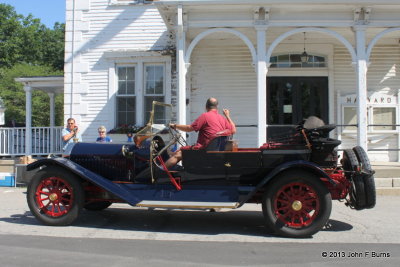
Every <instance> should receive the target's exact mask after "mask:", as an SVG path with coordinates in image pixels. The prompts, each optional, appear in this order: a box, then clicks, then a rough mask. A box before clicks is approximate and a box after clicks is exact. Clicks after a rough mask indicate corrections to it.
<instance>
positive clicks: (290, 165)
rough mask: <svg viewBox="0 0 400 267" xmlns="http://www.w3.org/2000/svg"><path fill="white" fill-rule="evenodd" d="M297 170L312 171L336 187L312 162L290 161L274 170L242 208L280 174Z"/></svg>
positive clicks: (246, 199)
mask: <svg viewBox="0 0 400 267" xmlns="http://www.w3.org/2000/svg"><path fill="white" fill-rule="evenodd" d="M295 168H301V169H303V170H307V171H310V172H312V173H314V174H315V175H317V176H318V177H320V178H326V179H327V180H328V181H329V182H330V183H331V184H332V185H333V186H335V185H336V184H335V182H334V181H333V180H332V178H331V177H329V175H328V174H327V173H326V172H325V171H324V170H323V169H322V168H321V167H320V166H318V165H317V164H315V163H313V162H310V161H305V160H295V161H289V162H285V163H283V164H281V165H278V166H277V167H276V168H274V169H273V170H272V171H271V172H269V173H268V174H267V175H266V176H265V177H264V179H263V180H262V181H261V182H260V183H259V184H258V185H257V186H256V187H255V188H254V190H253V191H252V192H250V193H249V194H248V195H247V196H246V197H245V198H244V200H242V201H241V202H240V205H239V207H240V206H242V205H243V204H244V203H246V202H247V201H248V200H249V199H250V198H252V197H253V196H254V194H256V193H257V192H258V191H259V190H260V189H261V188H262V187H264V186H265V185H266V184H267V183H268V182H269V181H271V180H272V179H273V178H274V177H276V176H277V175H278V174H280V173H282V172H284V171H287V170H290V169H295Z"/></svg>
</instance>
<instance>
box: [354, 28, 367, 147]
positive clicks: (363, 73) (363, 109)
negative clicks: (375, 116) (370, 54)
mask: <svg viewBox="0 0 400 267" xmlns="http://www.w3.org/2000/svg"><path fill="white" fill-rule="evenodd" d="M354 29H355V31H356V47H357V62H356V63H357V71H356V72H357V123H358V128H357V144H358V145H359V146H361V147H362V148H364V150H365V151H367V148H368V147H367V145H368V144H367V130H368V127H367V57H366V47H365V43H366V41H365V27H363V26H356V27H354Z"/></svg>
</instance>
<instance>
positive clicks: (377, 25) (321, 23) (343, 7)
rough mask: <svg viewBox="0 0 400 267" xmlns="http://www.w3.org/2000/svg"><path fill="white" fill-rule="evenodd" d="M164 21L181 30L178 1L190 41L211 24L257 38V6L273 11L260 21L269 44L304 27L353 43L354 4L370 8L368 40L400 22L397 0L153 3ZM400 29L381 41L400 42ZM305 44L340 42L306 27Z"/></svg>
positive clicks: (290, 39)
mask: <svg viewBox="0 0 400 267" xmlns="http://www.w3.org/2000/svg"><path fill="white" fill-rule="evenodd" d="M155 4H156V6H157V8H158V10H159V12H160V14H161V15H162V17H163V19H164V22H165V23H166V25H167V26H168V27H169V28H170V29H171V30H176V29H177V17H176V16H177V6H178V5H182V7H183V12H184V18H183V20H184V21H183V25H184V28H185V29H186V37H187V40H193V39H194V38H195V37H196V36H197V35H198V34H200V33H201V32H203V31H204V30H206V29H210V28H219V27H221V28H234V29H236V30H238V31H240V32H242V33H244V34H245V35H246V36H247V37H248V38H249V39H250V40H251V41H252V42H253V43H255V42H256V41H255V40H256V30H255V26H256V25H257V24H259V23H260V21H257V20H255V16H254V13H255V11H256V10H258V8H259V7H264V8H265V9H267V10H269V13H268V18H267V19H266V20H265V21H261V24H264V25H266V26H268V30H267V39H266V41H267V43H271V42H272V41H273V40H275V39H276V38H278V37H279V36H280V35H282V34H283V33H285V32H288V31H290V30H292V29H294V28H300V27H322V28H329V29H331V30H334V31H336V32H337V33H339V34H340V35H341V36H343V37H344V38H346V39H347V40H349V42H350V43H352V44H353V45H355V36H354V32H353V30H352V29H353V27H354V26H357V25H360V24H359V22H358V21H355V17H354V16H355V15H354V11H355V9H356V8H361V7H363V8H370V9H371V13H370V15H369V20H368V22H366V23H364V24H362V25H363V26H365V27H366V28H367V30H366V39H367V42H369V41H371V40H372V39H373V38H374V37H375V36H376V35H377V34H378V33H380V32H382V31H383V30H385V29H388V28H392V27H396V28H397V27H400V2H399V0H382V1H369V0H347V1H344V0H308V1H307V0H306V1H304V0H302V1H300V0H265V1H257V0H217V1H209V0H204V1H194V0H183V1H172V0H164V1H157V2H155ZM204 39H216V40H223V39H229V40H230V41H229V42H230V43H231V40H233V42H234V40H238V37H236V36H234V35H232V34H229V33H223V32H219V33H217V34H210V35H208V36H206V37H204ZM399 39H400V32H399V31H395V32H391V33H388V34H386V35H385V36H383V37H382V38H381V39H380V40H379V44H380V45H398V43H399ZM302 42H303V35H302V34H294V35H292V36H289V37H288V38H287V39H285V40H284V41H283V42H282V43H287V44H291V43H302ZM307 43H314V44H320V43H328V44H338V45H340V42H339V41H338V40H337V39H336V38H334V37H332V36H330V35H328V34H323V33H320V32H308V33H307Z"/></svg>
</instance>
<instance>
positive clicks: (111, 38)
mask: <svg viewBox="0 0 400 267" xmlns="http://www.w3.org/2000/svg"><path fill="white" fill-rule="evenodd" d="M66 8H67V9H66V10H67V11H66V12H67V13H66V53H65V76H64V96H65V98H64V99H65V100H64V101H65V103H64V110H65V119H67V118H68V117H74V118H75V119H76V120H77V122H78V124H79V126H80V127H81V129H82V131H83V139H84V140H85V141H94V140H95V139H96V137H97V128H98V126H100V125H105V126H106V127H107V129H112V128H115V127H118V126H119V125H122V124H129V125H132V124H134V125H138V126H142V125H144V124H145V123H146V120H147V118H148V114H149V113H148V112H149V110H150V108H151V105H150V103H151V102H152V100H158V101H163V102H167V103H172V104H173V106H174V112H175V114H176V116H175V117H176V121H177V122H178V123H180V124H188V123H190V122H192V121H193V120H194V119H195V118H197V116H198V115H199V114H201V113H202V112H203V111H204V104H205V101H206V99H207V98H209V97H211V96H213V97H216V98H218V100H219V102H220V108H229V109H230V110H231V114H232V117H233V119H234V121H235V122H236V124H237V125H238V133H237V134H236V135H235V136H234V139H236V140H238V143H239V146H240V147H257V146H260V145H261V144H263V143H264V142H265V141H266V139H267V138H268V137H271V136H276V135H278V134H280V133H283V132H284V131H285V130H286V129H288V128H290V127H293V125H295V124H296V123H298V122H299V121H300V120H301V119H303V118H306V117H308V116H310V115H316V116H319V117H321V118H322V119H323V120H324V121H325V123H333V124H337V125H338V128H337V130H336V131H335V132H334V133H333V135H332V137H339V138H340V139H341V140H342V141H343V143H342V145H341V148H347V147H352V146H355V145H357V144H359V145H361V146H363V147H364V148H367V149H368V151H369V152H368V154H369V156H370V159H371V160H373V161H399V160H400V157H399V144H400V135H399V125H400V123H399V118H400V113H399V98H398V95H399V90H400V75H399V64H400V1H399V0H379V1H377V0H375V1H372V0H305V1H301V0H265V1H259V0H216V1H208V0H202V1H199V0H197V1H194V0H193V1H192V0H180V1H168V0H166V1H143V0H141V1H139V0H138V1H134V0H66ZM195 138H196V134H195V133H193V134H192V133H191V134H190V135H189V141H190V142H194V141H195Z"/></svg>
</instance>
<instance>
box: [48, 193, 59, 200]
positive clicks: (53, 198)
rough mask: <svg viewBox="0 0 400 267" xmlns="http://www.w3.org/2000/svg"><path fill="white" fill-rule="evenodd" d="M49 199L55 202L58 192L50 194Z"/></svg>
mask: <svg viewBox="0 0 400 267" xmlns="http://www.w3.org/2000/svg"><path fill="white" fill-rule="evenodd" d="M49 199H50V200H51V201H53V202H54V201H56V200H57V199H58V195H57V194H56V193H52V194H50V196H49Z"/></svg>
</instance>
